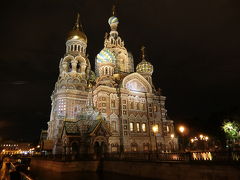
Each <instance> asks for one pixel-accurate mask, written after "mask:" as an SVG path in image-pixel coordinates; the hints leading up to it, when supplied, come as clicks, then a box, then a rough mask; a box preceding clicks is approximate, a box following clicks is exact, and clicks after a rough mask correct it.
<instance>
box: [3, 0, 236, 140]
mask: <svg viewBox="0 0 240 180" xmlns="http://www.w3.org/2000/svg"><path fill="white" fill-rule="evenodd" d="M112 4H113V1H110V0H108V1H107V0H84V1H83V0H66V1H61V0H42V1H40V0H38V1H30V0H29V1H26V0H21V1H8V3H6V4H3V3H2V2H1V11H0V14H1V15H0V23H1V25H0V35H1V43H0V46H1V47H0V69H1V70H0V82H1V85H0V87H1V96H0V100H1V101H0V139H1V138H5V139H6V138H8V139H9V138H10V139H18V140H19V139H23V140H35V139H37V138H38V136H39V133H40V130H41V129H46V128H47V122H48V121H49V114H50V108H51V101H50V95H51V93H52V91H53V89H54V84H55V82H56V80H57V77H58V65H59V61H60V58H61V57H63V55H64V53H65V40H66V34H67V33H68V31H69V30H71V28H72V27H73V24H74V21H75V16H76V12H77V11H79V12H80V14H81V21H82V24H83V27H84V31H85V33H86V35H87V37H88V48H87V51H88V53H89V57H90V60H91V64H92V67H94V58H95V56H96V55H97V53H98V52H99V51H100V50H101V49H102V48H103V37H104V34H105V32H109V26H108V23H107V20H108V18H109V17H110V16H111V7H112ZM239 9H240V4H239V2H238V1H237V0H235V1H233V0H195V1H193V0H181V1H179V0H119V1H118V2H117V17H118V18H119V21H120V24H119V28H118V31H119V34H120V36H121V37H122V39H124V41H125V44H126V47H127V49H128V50H129V51H131V52H132V53H133V55H134V59H135V66H136V64H137V63H138V62H140V58H139V56H140V51H139V49H140V47H141V46H142V45H145V46H146V51H147V57H148V59H149V61H150V62H151V63H152V64H153V65H154V69H155V71H154V74H153V80H154V84H155V85H156V86H157V87H160V88H161V89H162V92H163V94H164V95H166V96H167V109H168V115H169V116H170V117H171V118H172V119H173V120H175V122H176V124H178V123H180V122H184V123H186V124H187V125H188V126H189V127H191V129H193V130H194V129H195V130H197V131H202V132H206V133H215V131H216V129H217V127H218V126H219V125H220V124H221V120H222V118H223V117H224V116H225V115H229V114H230V115H231V114H236V113H239V111H240V110H239V109H240V107H239V100H240V93H239V92H240V83H239V82H240V73H239V69H240V10H239Z"/></svg>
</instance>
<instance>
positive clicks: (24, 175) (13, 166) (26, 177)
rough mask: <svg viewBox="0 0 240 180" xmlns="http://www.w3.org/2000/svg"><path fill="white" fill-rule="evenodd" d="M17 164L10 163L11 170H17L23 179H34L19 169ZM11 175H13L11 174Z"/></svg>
mask: <svg viewBox="0 0 240 180" xmlns="http://www.w3.org/2000/svg"><path fill="white" fill-rule="evenodd" d="M17 168H18V167H17V166H15V165H14V164H13V163H12V162H11V164H10V172H14V171H15V172H16V173H19V175H20V177H21V180H33V179H32V178H31V177H30V176H28V175H27V174H25V173H24V172H21V171H18V170H17ZM10 176H11V175H10Z"/></svg>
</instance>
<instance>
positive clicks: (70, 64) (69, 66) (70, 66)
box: [68, 62, 72, 72]
mask: <svg viewBox="0 0 240 180" xmlns="http://www.w3.org/2000/svg"><path fill="white" fill-rule="evenodd" d="M71 71H72V63H71V62H68V72H71Z"/></svg>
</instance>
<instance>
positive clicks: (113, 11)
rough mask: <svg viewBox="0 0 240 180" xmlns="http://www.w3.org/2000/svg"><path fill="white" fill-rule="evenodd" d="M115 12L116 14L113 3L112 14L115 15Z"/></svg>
mask: <svg viewBox="0 0 240 180" xmlns="http://www.w3.org/2000/svg"><path fill="white" fill-rule="evenodd" d="M115 14H116V6H115V5H113V7H112V15H113V16H115Z"/></svg>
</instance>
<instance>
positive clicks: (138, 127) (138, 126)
mask: <svg viewBox="0 0 240 180" xmlns="http://www.w3.org/2000/svg"><path fill="white" fill-rule="evenodd" d="M139 131H140V124H139V123H137V132H139Z"/></svg>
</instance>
